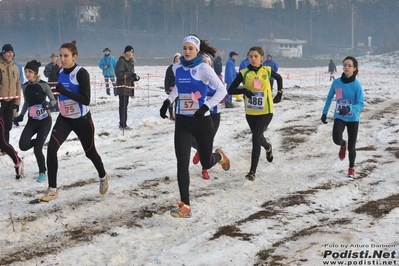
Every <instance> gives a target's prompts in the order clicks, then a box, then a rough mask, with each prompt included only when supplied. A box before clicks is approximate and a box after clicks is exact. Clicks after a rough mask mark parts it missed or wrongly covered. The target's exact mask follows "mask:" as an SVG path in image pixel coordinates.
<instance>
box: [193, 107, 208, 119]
mask: <svg viewBox="0 0 399 266" xmlns="http://www.w3.org/2000/svg"><path fill="white" fill-rule="evenodd" d="M208 110H209V107H208V106H207V105H206V104H203V105H202V106H201V107H200V109H198V110H197V111H196V112H195V113H194V118H195V120H200V119H202V117H203V116H204V114H205V113H206V112H208Z"/></svg>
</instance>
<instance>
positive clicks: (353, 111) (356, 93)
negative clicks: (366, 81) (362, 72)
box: [323, 78, 364, 122]
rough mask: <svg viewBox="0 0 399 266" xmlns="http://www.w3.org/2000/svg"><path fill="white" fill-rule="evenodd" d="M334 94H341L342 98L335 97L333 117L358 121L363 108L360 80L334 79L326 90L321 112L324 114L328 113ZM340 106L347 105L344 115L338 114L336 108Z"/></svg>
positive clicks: (347, 120)
mask: <svg viewBox="0 0 399 266" xmlns="http://www.w3.org/2000/svg"><path fill="white" fill-rule="evenodd" d="M334 95H337V97H336V98H338V97H339V96H341V95H342V98H340V99H335V103H336V106H335V109H334V119H337V118H338V119H341V120H342V121H344V122H358V121H359V120H360V112H361V111H362V110H363V108H364V95H363V89H362V85H360V82H359V81H358V80H357V79H355V80H354V81H353V82H349V83H343V82H342V80H341V78H337V79H335V80H334V81H333V83H332V84H331V88H330V91H329V92H328V95H327V98H326V103H325V105H324V108H323V114H325V115H326V114H327V113H328V109H329V108H330V105H331V103H332V101H333V98H334ZM341 106H349V108H350V112H349V113H348V114H347V115H344V116H343V115H340V114H339V111H338V110H339V108H340V107H341Z"/></svg>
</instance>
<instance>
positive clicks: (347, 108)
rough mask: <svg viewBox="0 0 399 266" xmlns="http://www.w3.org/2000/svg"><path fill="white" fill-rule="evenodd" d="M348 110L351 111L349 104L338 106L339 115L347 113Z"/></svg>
mask: <svg viewBox="0 0 399 266" xmlns="http://www.w3.org/2000/svg"><path fill="white" fill-rule="evenodd" d="M350 111H351V108H350V107H349V106H343V105H341V106H339V107H338V113H339V114H340V115H347V114H349V112H350Z"/></svg>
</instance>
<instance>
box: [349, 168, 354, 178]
mask: <svg viewBox="0 0 399 266" xmlns="http://www.w3.org/2000/svg"><path fill="white" fill-rule="evenodd" d="M348 177H351V178H354V177H355V168H352V167H351V168H349V169H348Z"/></svg>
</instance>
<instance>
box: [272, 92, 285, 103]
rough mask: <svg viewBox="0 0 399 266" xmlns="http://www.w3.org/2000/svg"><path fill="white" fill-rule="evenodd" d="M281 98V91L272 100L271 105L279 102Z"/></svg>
mask: <svg viewBox="0 0 399 266" xmlns="http://www.w3.org/2000/svg"><path fill="white" fill-rule="evenodd" d="M281 96H283V91H278V92H277V95H276V96H274V98H273V103H279V102H281Z"/></svg>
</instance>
